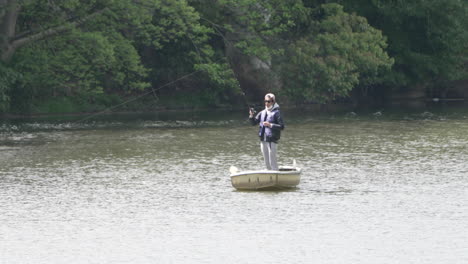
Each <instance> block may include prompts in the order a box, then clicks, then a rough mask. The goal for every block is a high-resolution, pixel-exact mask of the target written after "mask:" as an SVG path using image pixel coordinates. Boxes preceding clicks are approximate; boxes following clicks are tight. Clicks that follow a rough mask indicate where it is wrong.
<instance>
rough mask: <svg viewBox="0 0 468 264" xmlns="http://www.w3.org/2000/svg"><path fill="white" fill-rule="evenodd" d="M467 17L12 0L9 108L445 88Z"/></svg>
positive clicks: (4, 32)
mask: <svg viewBox="0 0 468 264" xmlns="http://www.w3.org/2000/svg"><path fill="white" fill-rule="evenodd" d="M467 9H468V7H467V4H466V3H465V2H464V1H459V0H449V1H438V0H427V1H422V0H412V1H383V0H366V1H357V0H351V1H339V0H337V1H320V0H315V1H314V0H309V1H306V0H286V1H284V0H203V1H202V0H180V1H171V0H142V1H133V0H84V1H77V0H62V1H54V0H52V1H51V0H47V1H46V0H0V52H1V53H0V55H1V57H0V58H1V62H0V112H21V113H28V112H29V113H31V112H54V111H56V112H63V111H71V112H73V111H96V110H100V109H103V108H106V107H109V106H112V105H115V104H117V103H120V102H122V101H124V100H126V99H128V98H131V97H135V96H138V95H140V94H150V95H151V96H150V97H151V99H149V100H147V102H145V103H146V104H149V105H150V106H151V105H153V104H167V105H169V104H170V103H171V102H173V103H178V104H182V105H185V106H189V107H195V106H219V105H225V104H228V105H229V104H234V103H236V101H235V100H234V98H236V96H238V95H240V94H242V93H243V92H246V91H247V92H251V91H253V90H255V89H258V90H260V92H263V91H267V90H268V91H273V92H276V93H279V94H281V95H283V96H284V98H288V99H290V100H291V101H294V102H298V103H300V102H306V101H312V102H317V103H327V102H330V101H333V100H337V99H340V98H346V97H348V96H349V95H350V93H351V91H353V90H354V89H357V88H366V87H403V88H405V89H408V90H411V89H412V87H415V86H421V85H422V86H427V87H429V86H430V85H429V84H432V85H434V84H435V83H437V84H444V83H447V82H449V81H453V80H461V79H466V78H468V77H467V69H466V68H467V67H466V63H467V61H468V59H467V50H468V49H467V43H468V41H467V40H468V33H467V30H466V28H468V21H467V20H468V19H467V17H468V16H467ZM245 80H248V82H246V81H245ZM252 83H254V84H255V85H250V84H252ZM161 87H164V89H162V88H161ZM148 92H151V93H148ZM161 98H163V99H165V100H163V101H161V100H160V99H161Z"/></svg>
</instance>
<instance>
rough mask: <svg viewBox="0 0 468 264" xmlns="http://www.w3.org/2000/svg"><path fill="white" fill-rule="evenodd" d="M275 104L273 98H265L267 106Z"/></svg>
mask: <svg viewBox="0 0 468 264" xmlns="http://www.w3.org/2000/svg"><path fill="white" fill-rule="evenodd" d="M272 104H273V100H272V99H271V98H268V97H265V105H266V106H270V105H272Z"/></svg>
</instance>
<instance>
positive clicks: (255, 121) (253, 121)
mask: <svg viewBox="0 0 468 264" xmlns="http://www.w3.org/2000/svg"><path fill="white" fill-rule="evenodd" d="M260 113H261V112H260ZM260 113H258V114H257V115H255V113H254V112H253V111H252V110H250V115H249V121H250V123H251V124H252V125H253V126H254V125H258V123H260Z"/></svg>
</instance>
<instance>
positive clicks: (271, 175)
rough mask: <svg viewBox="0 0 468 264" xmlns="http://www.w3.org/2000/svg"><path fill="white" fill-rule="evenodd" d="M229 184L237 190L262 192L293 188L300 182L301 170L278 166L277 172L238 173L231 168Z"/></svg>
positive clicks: (237, 170) (234, 168)
mask: <svg viewBox="0 0 468 264" xmlns="http://www.w3.org/2000/svg"><path fill="white" fill-rule="evenodd" d="M229 172H230V173H231V184H232V186H233V187H234V188H236V189H237V190H263V189H283V188H294V187H296V186H297V185H298V184H299V182H300V180H301V169H300V168H298V167H297V166H296V161H294V163H293V166H280V167H279V170H277V171H274V170H253V171H239V169H238V168H236V167H234V166H231V168H230V169H229Z"/></svg>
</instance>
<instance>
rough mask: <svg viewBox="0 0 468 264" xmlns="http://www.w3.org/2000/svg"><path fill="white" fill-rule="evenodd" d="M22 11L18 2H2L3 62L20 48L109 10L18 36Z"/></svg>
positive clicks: (0, 36) (0, 44) (0, 47)
mask: <svg viewBox="0 0 468 264" xmlns="http://www.w3.org/2000/svg"><path fill="white" fill-rule="evenodd" d="M20 9H21V6H20V5H19V4H18V0H0V23H1V24H0V52H1V56H0V60H1V61H3V62H5V61H8V60H9V59H10V58H11V57H12V56H13V54H14V53H15V51H16V50H17V49H18V48H20V47H22V46H24V45H26V44H28V43H31V42H34V41H37V40H40V39H43V38H46V37H50V36H53V35H56V34H58V33H61V32H63V31H66V30H68V29H69V28H70V26H74V27H76V26H79V25H81V24H83V23H85V22H86V21H88V20H90V19H92V18H94V17H95V16H97V15H100V14H101V13H103V12H104V11H106V10H107V9H108V8H104V9H101V10H99V11H96V12H94V13H92V14H90V15H88V16H86V17H84V18H82V19H77V20H75V21H72V22H69V23H66V24H64V25H61V26H57V27H54V28H50V29H46V30H43V31H40V32H36V33H31V34H18V35H17V34H16V30H15V28H16V21H17V18H18V13H19V12H20Z"/></svg>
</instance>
